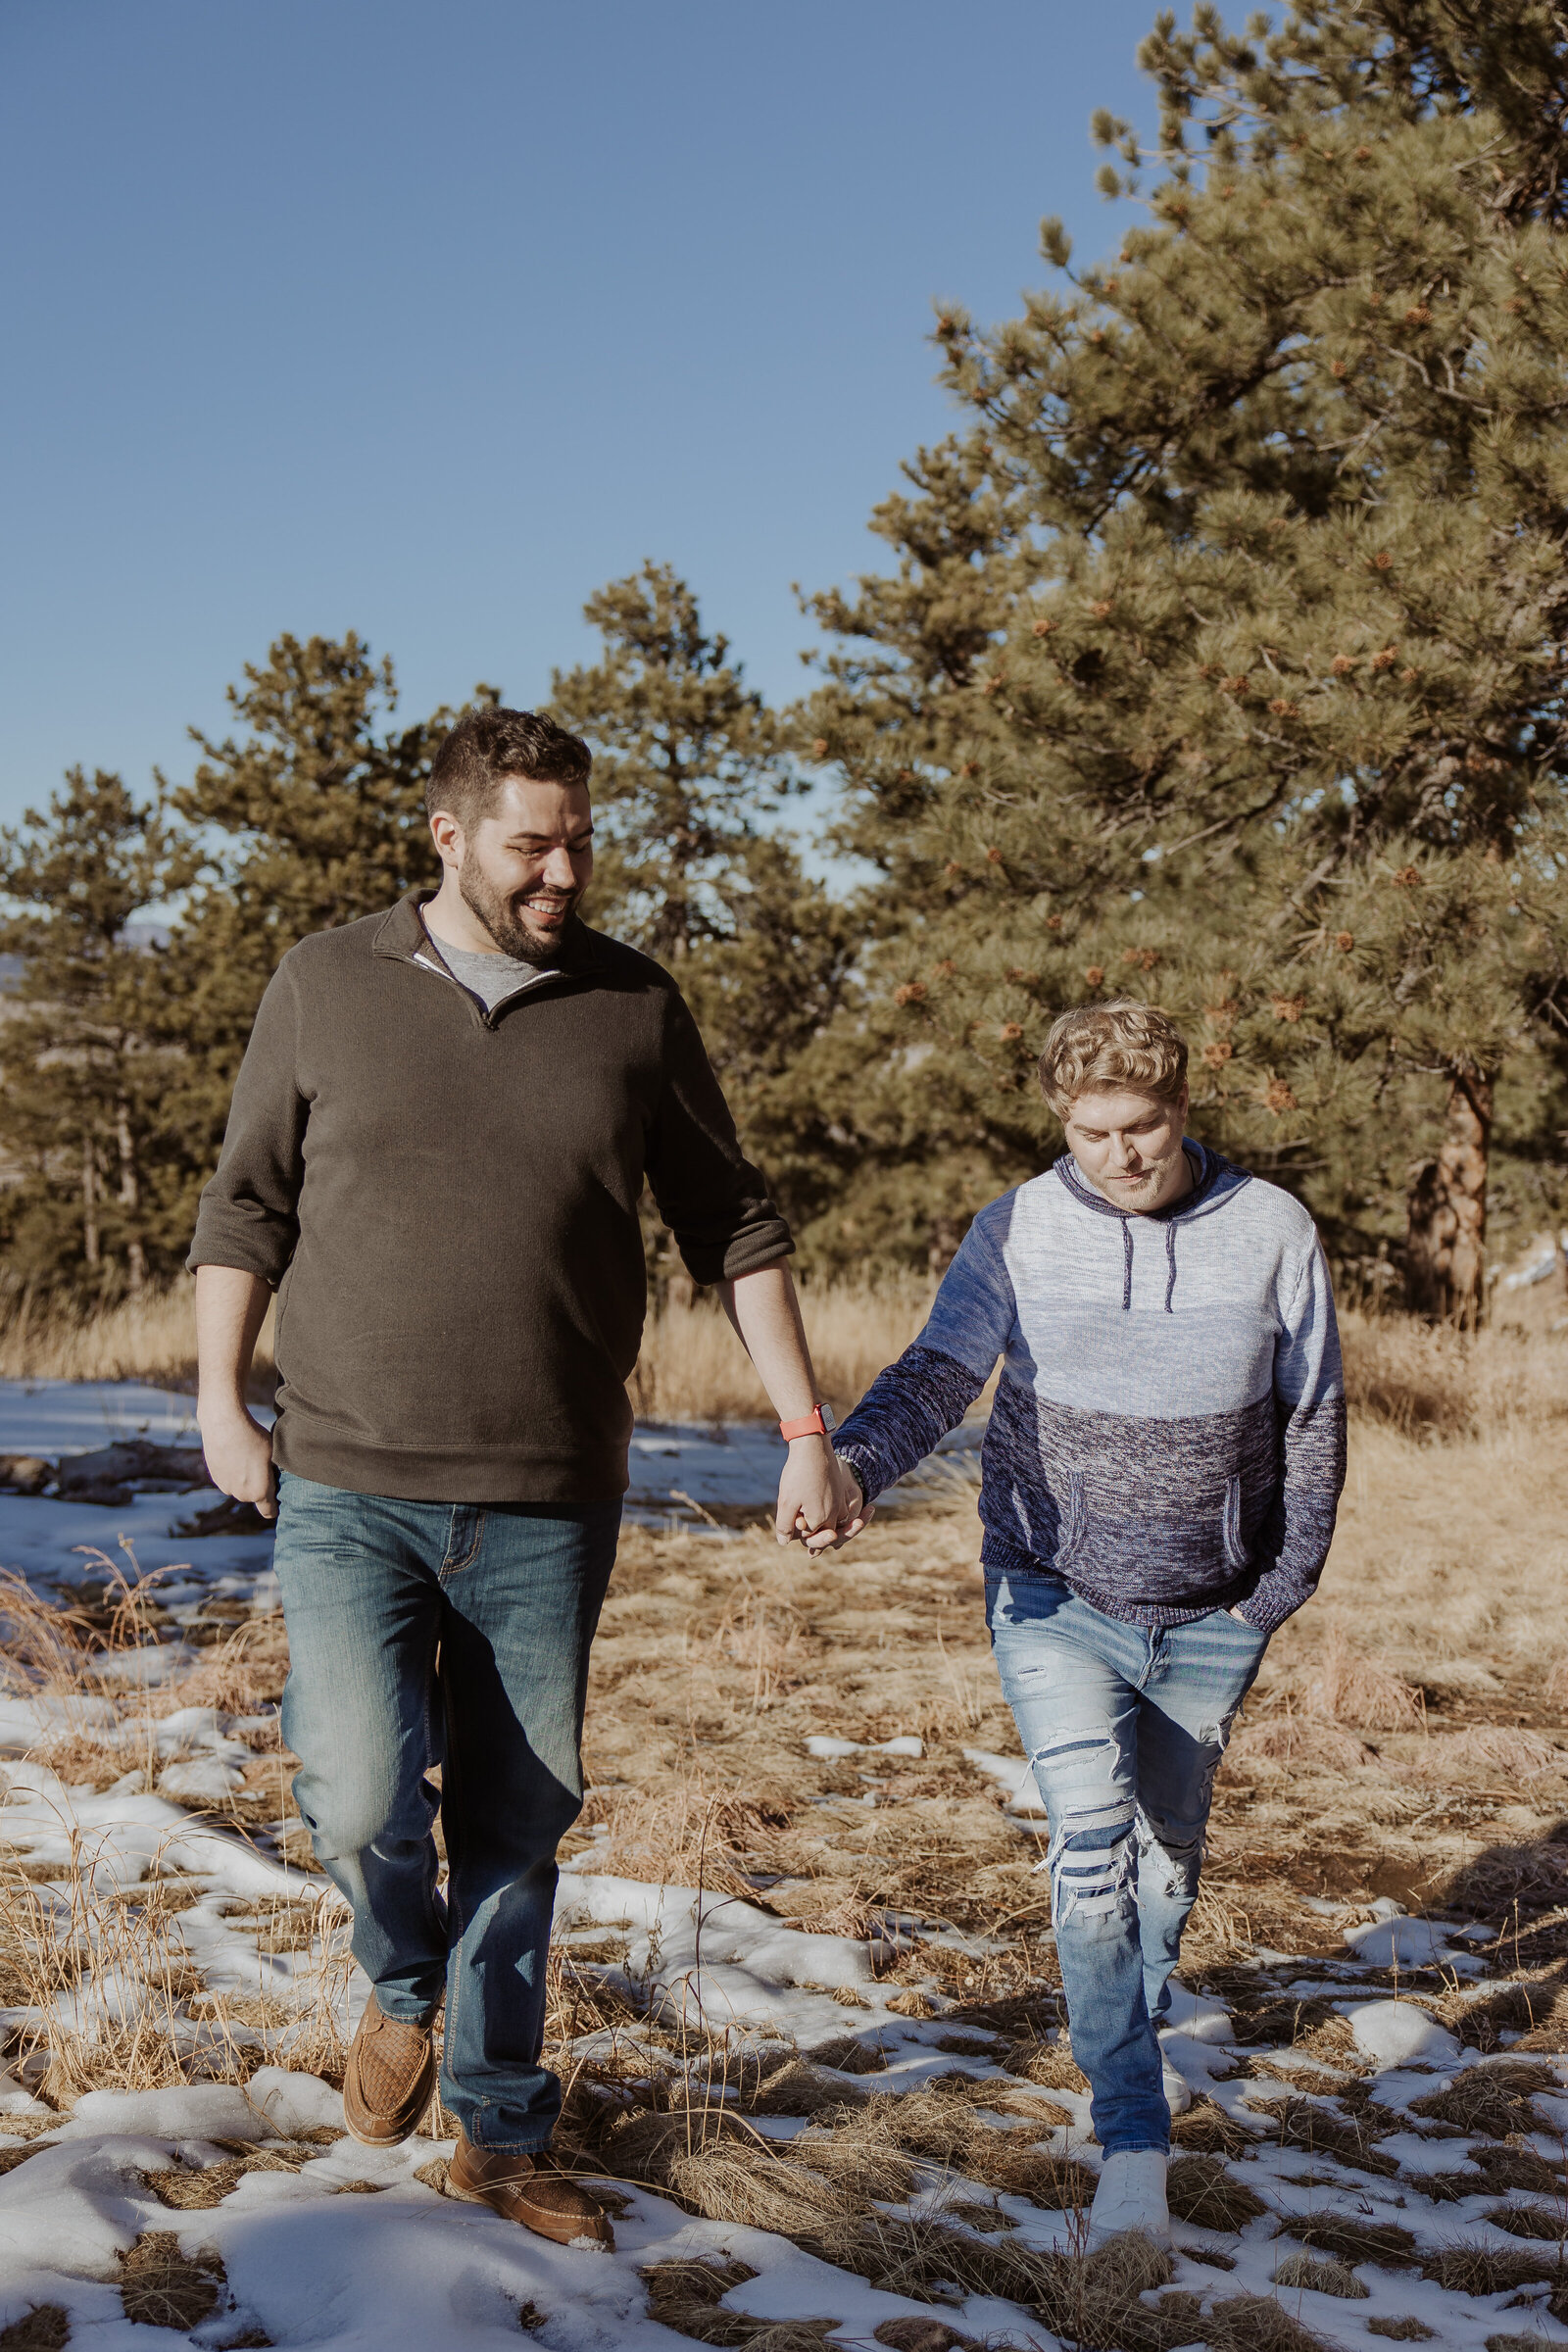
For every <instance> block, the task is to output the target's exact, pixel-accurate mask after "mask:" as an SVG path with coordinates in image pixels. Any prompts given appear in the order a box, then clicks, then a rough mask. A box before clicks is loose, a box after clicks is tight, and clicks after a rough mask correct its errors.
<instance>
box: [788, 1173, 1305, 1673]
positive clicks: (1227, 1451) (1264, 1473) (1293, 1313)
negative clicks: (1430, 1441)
mask: <svg viewBox="0 0 1568 2352" xmlns="http://www.w3.org/2000/svg"><path fill="white" fill-rule="evenodd" d="M1185 1148H1186V1151H1187V1153H1188V1156H1189V1158H1190V1159H1191V1160H1192V1162H1193V1164H1194V1174H1195V1177H1196V1183H1195V1186H1194V1189H1193V1191H1191V1192H1190V1193H1189V1194H1188V1195H1187V1196H1186V1198H1185V1200H1182V1201H1177V1202H1175V1203H1174V1205H1173V1206H1171V1207H1169V1208H1166V1209H1162V1210H1159V1211H1157V1212H1155V1213H1154V1214H1152V1215H1126V1214H1124V1213H1123V1212H1122V1211H1121V1210H1120V1209H1118V1208H1116V1207H1115V1206H1114V1205H1113V1204H1112V1203H1111V1202H1110V1201H1107V1200H1105V1199H1104V1198H1103V1195H1102V1194H1100V1193H1098V1192H1096V1191H1095V1190H1094V1189H1093V1188H1092V1187H1091V1186H1090V1185H1089V1184H1088V1183H1087V1182H1086V1180H1085V1179H1084V1178H1083V1177H1082V1176H1081V1175H1080V1174H1079V1171H1078V1168H1077V1165H1076V1163H1075V1162H1074V1160H1073V1159H1072V1156H1071V1154H1070V1153H1064V1154H1063V1156H1062V1157H1061V1158H1060V1159H1059V1160H1057V1162H1056V1164H1055V1166H1054V1168H1052V1169H1051V1170H1050V1171H1049V1172H1048V1173H1047V1174H1046V1175H1044V1176H1037V1177H1035V1178H1034V1180H1033V1182H1032V1183H1029V1184H1023V1185H1020V1186H1019V1187H1018V1189H1017V1191H1016V1192H1011V1193H1005V1194H1004V1195H1003V1198H1002V1199H1001V1200H1000V1201H992V1203H991V1205H990V1206H989V1207H988V1208H983V1209H982V1210H981V1211H980V1214H979V1215H978V1216H977V1217H976V1218H975V1220H974V1223H973V1224H972V1225H971V1226H970V1228H969V1231H968V1233H967V1235H966V1236H965V1238H964V1241H963V1244H962V1247H961V1248H960V1249H959V1250H958V1253H957V1255H956V1257H955V1259H954V1261H953V1263H952V1265H951V1266H950V1267H949V1269H948V1272H947V1275H946V1277H945V1278H944V1281H943V1284H942V1287H941V1289H940V1290H939V1292H938V1293H937V1296H936V1300H935V1302H934V1304H933V1306H932V1309H931V1316H930V1320H929V1321H928V1322H927V1324H926V1326H925V1329H924V1330H923V1331H922V1332H921V1333H920V1336H919V1338H918V1339H917V1340H916V1341H915V1342H914V1344H913V1346H912V1347H910V1348H907V1349H906V1350H905V1352H904V1354H903V1355H902V1356H900V1358H899V1360H898V1362H897V1363H896V1364H892V1365H890V1366H889V1368H888V1369H887V1371H885V1372H883V1373H882V1374H880V1375H879V1377H878V1378H877V1379H876V1380H875V1381H873V1383H872V1384H871V1387H870V1388H869V1389H868V1390H867V1391H866V1394H865V1395H864V1397H861V1399H860V1402H859V1403H858V1405H857V1406H856V1409H855V1411H854V1412H853V1413H852V1414H851V1416H850V1418H849V1420H848V1421H847V1422H846V1423H845V1424H844V1427H843V1429H842V1430H841V1431H840V1433H839V1435H838V1438H837V1440H836V1441H835V1442H836V1444H837V1447H838V1450H839V1452H840V1454H841V1455H842V1456H843V1458H844V1459H845V1460H846V1461H847V1462H849V1463H850V1464H851V1465H852V1467H853V1468H854V1470H855V1474H856V1476H857V1477H858V1479H859V1481H860V1484H861V1487H862V1489H863V1490H864V1493H865V1495H866V1496H867V1497H868V1498H871V1497H874V1496H875V1495H879V1494H880V1493H881V1492H882V1490H883V1489H884V1488H885V1487H890V1486H891V1485H892V1484H893V1483H894V1481H895V1480H896V1479H899V1478H902V1477H903V1476H904V1474H905V1472H906V1471H907V1470H910V1469H912V1468H913V1467H914V1465H915V1463H916V1462H918V1461H920V1460H922V1459H923V1458H924V1456H925V1455H926V1454H928V1453H929V1452H930V1451H931V1449H932V1447H933V1446H935V1445H936V1443H937V1440H938V1439H939V1438H940V1437H941V1436H943V1434H944V1433H945V1432H946V1431H947V1430H950V1429H953V1428H955V1427H956V1425H957V1423H958V1422H959V1421H961V1420H962V1418H963V1415H964V1413H965V1412H966V1411H967V1409H968V1407H969V1406H970V1405H971V1404H972V1403H973V1401H974V1399H975V1397H978V1396H979V1394H980V1391H981V1390H982V1389H983V1388H984V1387H985V1384H986V1382H987V1381H988V1380H989V1379H990V1377H991V1374H992V1372H993V1371H994V1370H995V1368H996V1363H997V1358H998V1357H999V1356H1001V1358H1002V1359H1003V1362H1002V1379H1001V1382H1000V1384H999V1386H998V1390H997V1399H996V1403H995V1405H994V1406H993V1408H992V1412H991V1423H990V1427H989V1429H988V1430H987V1432H986V1440H985V1446H984V1448H983V1450H982V1453H981V1457H980V1460H981V1488H980V1517H981V1520H982V1522H983V1523H984V1527H985V1542H984V1545H983V1547H982V1552H981V1557H982V1559H983V1560H984V1562H985V1564H986V1566H987V1567H988V1568H990V1569H992V1570H993V1571H1000V1572H1004V1573H1005V1574H1006V1575H1007V1576H1009V1577H1016V1576H1028V1575H1030V1574H1040V1573H1042V1572H1047V1573H1051V1574H1054V1575H1056V1576H1059V1577H1060V1578H1062V1579H1063V1580H1064V1582H1065V1583H1067V1584H1068V1585H1070V1586H1071V1587H1072V1589H1073V1591H1074V1592H1075V1593H1079V1594H1081V1596H1082V1597H1083V1598H1084V1599H1085V1600H1087V1601H1089V1602H1090V1603H1091V1604H1092V1606H1093V1607H1095V1608H1097V1609H1101V1610H1103V1612H1104V1613H1105V1614H1106V1615H1107V1616H1110V1617H1118V1618H1120V1619H1122V1620H1123V1621H1124V1622H1125V1623H1128V1624H1132V1625H1144V1626H1168V1625H1180V1624H1184V1623H1186V1622H1187V1621H1189V1620H1190V1619H1192V1618H1195V1617H1201V1616H1202V1615H1204V1614H1205V1613H1206V1612H1207V1611H1208V1610H1210V1609H1216V1608H1230V1607H1232V1606H1235V1605H1237V1604H1240V1605H1241V1607H1242V1613H1243V1615H1244V1616H1245V1617H1246V1618H1247V1619H1248V1621H1249V1623H1250V1624H1251V1625H1253V1626H1255V1627H1256V1628H1257V1630H1258V1631H1259V1632H1260V1633H1272V1632H1273V1631H1274V1629H1275V1627H1276V1626H1279V1625H1282V1624H1283V1623H1284V1621H1285V1619H1286V1618H1287V1617H1289V1616H1290V1615H1291V1614H1292V1612H1293V1611H1294V1610H1296V1609H1299V1607H1300V1605H1301V1603H1302V1602H1303V1601H1304V1600H1306V1599H1308V1598H1310V1596H1311V1593H1312V1592H1313V1590H1314V1588H1315V1587H1316V1584H1317V1580H1318V1577H1319V1576H1320V1574H1321V1573H1322V1568H1323V1562H1324V1560H1325V1558H1326V1557H1327V1555H1328V1548H1329V1543H1330V1540H1331V1539H1332V1537H1333V1534H1334V1519H1335V1513H1336V1511H1337V1509H1338V1506H1339V1497H1340V1490H1341V1488H1342V1487H1343V1486H1344V1484H1345V1384H1344V1380H1343V1377H1342V1373H1341V1366H1340V1342H1339V1332H1338V1329H1337V1327H1336V1324H1335V1320H1334V1296H1333V1292H1332V1290H1331V1288H1330V1283H1329V1272H1328V1266H1327V1264H1326V1262H1325V1260H1324V1256H1323V1250H1322V1248H1321V1245H1320V1244H1319V1242H1318V1238H1317V1233H1316V1230H1315V1228H1314V1226H1313V1224H1312V1220H1311V1218H1310V1217H1309V1216H1308V1215H1307V1213H1306V1211H1305V1209H1304V1208H1302V1207H1301V1206H1300V1205H1299V1202H1297V1201H1293V1200H1292V1199H1291V1197H1290V1195H1289V1194H1288V1193H1283V1192H1281V1191H1280V1189H1279V1188H1278V1186H1277V1185H1272V1184H1265V1183H1263V1182H1262V1180H1261V1179H1260V1178H1258V1177H1255V1176H1250V1175H1249V1173H1248V1172H1247V1170H1246V1169H1245V1168H1238V1167H1233V1166H1232V1165H1231V1163H1230V1162H1229V1161H1228V1160H1224V1159H1221V1158H1220V1157H1219V1156H1218V1154H1217V1153H1216V1152H1209V1151H1206V1150H1205V1149H1204V1147H1203V1146H1202V1145H1201V1144H1195V1143H1193V1142H1191V1141H1189V1142H1188V1143H1187V1145H1186V1147H1185Z"/></svg>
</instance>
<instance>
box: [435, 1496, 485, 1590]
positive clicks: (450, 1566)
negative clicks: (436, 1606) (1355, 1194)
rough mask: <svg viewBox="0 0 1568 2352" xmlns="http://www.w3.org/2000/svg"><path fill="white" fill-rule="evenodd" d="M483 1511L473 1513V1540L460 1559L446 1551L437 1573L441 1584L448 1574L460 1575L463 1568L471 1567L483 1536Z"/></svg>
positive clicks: (462, 1506) (463, 1506)
mask: <svg viewBox="0 0 1568 2352" xmlns="http://www.w3.org/2000/svg"><path fill="white" fill-rule="evenodd" d="M459 1507H460V1508H466V1507H467V1506H466V1505H460V1506H459ZM484 1521H485V1514H484V1512H483V1511H482V1510H480V1511H476V1512H475V1513H474V1521H473V1542H472V1543H471V1544H469V1545H468V1548H467V1550H466V1552H465V1553H464V1555H463V1557H462V1559H461V1560H455V1559H453V1558H452V1556H451V1553H450V1552H448V1554H447V1557H446V1558H445V1559H444V1560H443V1561H442V1562H441V1566H440V1569H439V1570H438V1572H437V1573H438V1576H439V1581H440V1582H441V1583H442V1584H443V1585H444V1584H445V1583H446V1581H447V1578H448V1577H449V1576H461V1575H462V1573H463V1571H464V1569H465V1568H471V1567H472V1565H473V1562H474V1558H475V1555H476V1554H477V1552H478V1549H479V1544H480V1542H481V1540H482V1539H483V1536H484Z"/></svg>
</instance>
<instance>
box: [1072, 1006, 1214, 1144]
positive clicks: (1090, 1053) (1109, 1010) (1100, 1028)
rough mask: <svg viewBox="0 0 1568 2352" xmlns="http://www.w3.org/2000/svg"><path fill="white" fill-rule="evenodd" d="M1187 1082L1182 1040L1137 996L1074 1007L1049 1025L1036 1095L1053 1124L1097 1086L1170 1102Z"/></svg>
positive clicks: (1171, 1024) (1173, 1026) (1162, 1016)
mask: <svg viewBox="0 0 1568 2352" xmlns="http://www.w3.org/2000/svg"><path fill="white" fill-rule="evenodd" d="M1186 1080H1187V1040H1186V1038H1185V1037H1183V1035H1182V1033H1181V1031H1180V1030H1179V1029H1178V1028H1177V1026H1176V1024H1175V1022H1174V1021H1173V1020H1171V1019H1170V1018H1169V1017H1168V1015H1167V1014H1165V1013H1163V1012H1161V1011H1160V1009H1159V1007H1158V1005H1141V1004H1139V1002H1138V1000H1137V998H1136V997H1116V998H1113V999H1112V1001H1111V1002H1110V1003H1109V1004H1108V1005H1074V1007H1073V1009H1072V1011H1071V1012H1064V1013H1063V1014H1062V1015H1061V1017H1060V1018H1059V1020H1056V1021H1054V1023H1053V1024H1052V1030H1051V1035H1050V1036H1049V1037H1048V1038H1047V1040H1046V1050H1045V1052H1044V1053H1043V1054H1041V1056H1040V1088H1041V1092H1042V1093H1043V1094H1044V1096H1045V1098H1046V1101H1047V1102H1048V1103H1050V1104H1051V1107H1052V1109H1053V1110H1054V1112H1055V1114H1056V1116H1057V1118H1058V1119H1064V1118H1065V1117H1066V1116H1067V1114H1068V1112H1069V1111H1070V1110H1071V1108H1072V1106H1073V1104H1074V1103H1076V1101H1077V1100H1078V1097H1079V1096H1080V1095H1087V1094H1092V1093H1093V1092H1094V1091H1095V1089H1096V1088H1098V1087H1110V1086H1125V1087H1130V1088H1131V1089H1132V1091H1133V1092H1134V1093H1135V1094H1146V1095H1152V1096H1153V1097H1154V1098H1155V1100H1156V1101H1157V1102H1160V1103H1174V1102H1175V1100H1176V1098H1177V1096H1178V1095H1179V1094H1180V1093H1181V1091H1182V1088H1183V1086H1184V1085H1185V1083H1186Z"/></svg>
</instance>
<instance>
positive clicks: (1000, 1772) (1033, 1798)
mask: <svg viewBox="0 0 1568 2352" xmlns="http://www.w3.org/2000/svg"><path fill="white" fill-rule="evenodd" d="M963 1756H964V1762H965V1763H966V1764H973V1765H974V1766H975V1767H976V1769H977V1770H978V1771H980V1772H983V1773H984V1774H985V1776H986V1778H987V1779H988V1780H992V1781H995V1782H996V1783H997V1785H998V1787H999V1788H1001V1789H1005V1790H1006V1792H1007V1811H1008V1812H1009V1813H1029V1814H1043V1813H1044V1812H1045V1810H1046V1800H1045V1798H1044V1797H1043V1796H1042V1795H1041V1793H1040V1790H1039V1788H1038V1786H1037V1784H1036V1781H1035V1776H1034V1772H1033V1770H1032V1768H1031V1766H1030V1764H1029V1761H1028V1758H1027V1757H1025V1756H998V1755H993V1754H992V1752H991V1750H990V1749H989V1748H984V1747H966V1748H965V1749H964V1751H963Z"/></svg>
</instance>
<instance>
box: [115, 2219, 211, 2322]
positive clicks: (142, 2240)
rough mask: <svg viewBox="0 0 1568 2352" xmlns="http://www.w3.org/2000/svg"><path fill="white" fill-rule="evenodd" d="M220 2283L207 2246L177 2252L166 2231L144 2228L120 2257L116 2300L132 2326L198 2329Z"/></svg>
mask: <svg viewBox="0 0 1568 2352" xmlns="http://www.w3.org/2000/svg"><path fill="white" fill-rule="evenodd" d="M225 2284H226V2278H225V2274H224V2270H223V2265H222V2262H221V2259H220V2257H219V2256H218V2255H217V2254H216V2253H215V2252H214V2251H213V2250H212V2249H211V2248H210V2247H204V2248H203V2249H202V2250H201V2251H200V2252H199V2253H197V2254H185V2253H182V2252H181V2251H180V2244H179V2239H178V2238H177V2237H176V2236H175V2235H174V2232H173V2231H172V2229H150V2230H146V2231H144V2232H143V2234H142V2235H141V2236H140V2237H138V2238H137V2239H136V2241H135V2243H134V2245H132V2246H131V2247H129V2248H128V2250H127V2251H126V2252H125V2253H123V2254H122V2256H121V2257H120V2299H121V2302H122V2303H123V2305H124V2310H125V2317H126V2319H127V2320H131V2321H134V2322H135V2324H136V2325H137V2326H138V2327H171V2328H173V2329H175V2330H176V2331H179V2330H189V2329H190V2328H192V2327H200V2326H201V2324H202V2322H203V2321H204V2320H208V2319H211V2317H212V2315H213V2313H214V2312H215V2311H216V2310H217V2309H218V2300H219V2297H220V2295H221V2293H222V2291H223V2287H224V2285H225Z"/></svg>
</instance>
